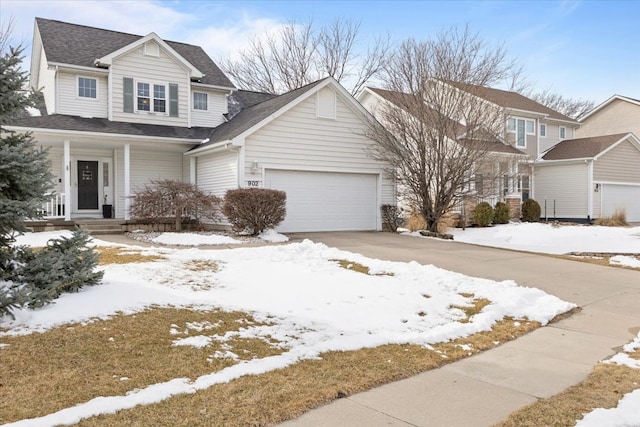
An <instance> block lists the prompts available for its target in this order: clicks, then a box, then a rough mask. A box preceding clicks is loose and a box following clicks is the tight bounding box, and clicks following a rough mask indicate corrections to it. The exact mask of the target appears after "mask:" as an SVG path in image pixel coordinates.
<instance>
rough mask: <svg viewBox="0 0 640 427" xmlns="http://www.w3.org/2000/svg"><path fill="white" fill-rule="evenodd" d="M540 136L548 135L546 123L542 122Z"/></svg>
mask: <svg viewBox="0 0 640 427" xmlns="http://www.w3.org/2000/svg"><path fill="white" fill-rule="evenodd" d="M540 136H542V137H546V136H547V125H544V124H542V123H541V124H540Z"/></svg>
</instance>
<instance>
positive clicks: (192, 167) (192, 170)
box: [189, 157, 197, 185]
mask: <svg viewBox="0 0 640 427" xmlns="http://www.w3.org/2000/svg"><path fill="white" fill-rule="evenodd" d="M196 167H197V166H196V158H195V157H190V158H189V183H191V184H193V185H196V176H197V175H196Z"/></svg>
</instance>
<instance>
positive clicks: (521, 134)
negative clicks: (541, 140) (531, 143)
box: [507, 118, 536, 148]
mask: <svg viewBox="0 0 640 427" xmlns="http://www.w3.org/2000/svg"><path fill="white" fill-rule="evenodd" d="M507 132H512V133H515V134H516V147H518V148H526V147H527V135H535V134H536V122H535V121H534V120H527V119H516V118H509V119H508V120H507Z"/></svg>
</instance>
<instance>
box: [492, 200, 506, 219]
mask: <svg viewBox="0 0 640 427" xmlns="http://www.w3.org/2000/svg"><path fill="white" fill-rule="evenodd" d="M493 223H494V224H508V223H509V208H508V207H507V205H506V204H505V203H503V202H498V203H496V207H495V210H494V212H493Z"/></svg>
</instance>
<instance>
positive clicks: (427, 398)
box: [282, 232, 640, 427]
mask: <svg viewBox="0 0 640 427" xmlns="http://www.w3.org/2000/svg"><path fill="white" fill-rule="evenodd" d="M289 237H290V238H291V239H292V241H297V240H300V239H303V238H308V239H311V240H313V241H315V242H322V243H325V244H327V245H329V246H335V247H338V248H340V249H344V250H348V251H352V252H358V253H361V254H363V255H366V256H369V257H373V258H380V259H388V260H393V261H404V262H408V261H417V262H419V263H421V264H434V265H436V266H439V267H442V268H445V269H447V270H452V271H457V272H460V273H464V274H467V275H470V276H477V277H484V278H488V279H493V280H515V281H516V282H517V283H518V284H519V285H521V286H532V287H536V288H539V289H542V290H544V291H545V292H547V293H550V294H553V295H556V296H558V297H559V298H562V299H564V300H567V301H571V302H574V303H576V304H578V306H580V307H581V308H582V311H581V312H580V313H577V314H575V315H573V316H571V317H570V318H568V319H565V320H562V321H560V322H558V323H555V324H553V325H549V326H546V327H543V328H540V329H538V330H536V331H534V332H532V333H530V334H528V335H526V336H524V337H522V338H519V339H517V340H515V341H511V342H509V343H506V344H504V345H501V346H499V347H497V348H495V349H493V350H490V351H486V352H484V353H480V354H478V355H475V356H473V357H470V358H468V359H463V360H461V361H458V362H455V363H452V364H450V365H446V366H444V367H442V368H439V369H435V370H432V371H428V372H425V373H423V374H420V375H417V376H415V377H412V378H409V379H406V380H402V381H398V382H394V383H391V384H387V385H384V386H382V387H379V388H376V389H373V390H370V391H367V392H364V393H360V394H356V395H353V396H349V397H347V398H344V399H340V400H337V401H335V402H334V403H331V404H329V405H326V406H323V407H321V408H318V409H316V410H313V411H311V412H308V413H307V414H305V415H303V416H301V417H300V418H298V419H296V420H292V421H289V422H286V423H283V424H282V426H283V427H285V426H286V427H306V426H309V427H311V426H313V427H323V426H327V427H329V426H331V427H334V426H350V427H360V426H362V427H365V426H366V427H378V426H449V427H455V426H474V427H482V426H491V425H493V424H494V423H497V422H499V421H501V420H503V419H504V418H506V416H507V415H508V414H510V413H511V412H513V411H515V410H517V409H519V408H521V407H522V406H525V405H527V404H529V403H533V402H535V401H536V400H537V399H539V398H544V397H549V396H553V395H554V394H557V393H559V392H561V391H563V390H564V389H566V388H567V387H569V386H571V385H573V384H576V383H578V382H580V381H582V380H583V379H585V378H586V377H587V375H588V374H589V373H590V372H591V370H592V368H593V366H594V365H595V364H596V363H597V362H598V361H599V360H602V359H604V358H606V357H608V356H610V355H612V354H614V353H616V352H617V351H618V350H619V347H620V346H622V345H624V344H626V343H627V342H629V341H630V340H631V339H633V338H634V336H636V335H637V333H638V331H639V330H640V272H637V271H632V270H626V269H621V268H614V267H603V266H598V265H592V264H586V263H582V262H574V261H569V260H564V259H558V258H553V257H548V256H544V255H535V254H529V253H523V252H515V251H508V250H501V249H491V248H485V247H480V246H473V245H467V244H463V243H456V242H449V241H438V240H433V239H420V238H415V237H409V236H401V235H395V234H392V233H364V232H363V233H359V232H343V233H307V234H292V235H289Z"/></svg>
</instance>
